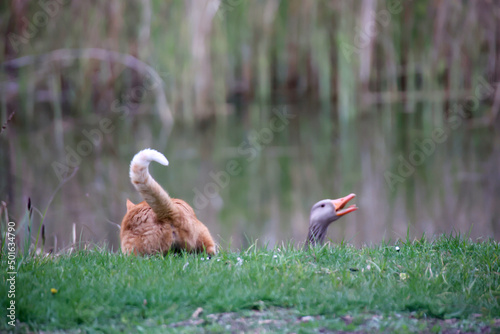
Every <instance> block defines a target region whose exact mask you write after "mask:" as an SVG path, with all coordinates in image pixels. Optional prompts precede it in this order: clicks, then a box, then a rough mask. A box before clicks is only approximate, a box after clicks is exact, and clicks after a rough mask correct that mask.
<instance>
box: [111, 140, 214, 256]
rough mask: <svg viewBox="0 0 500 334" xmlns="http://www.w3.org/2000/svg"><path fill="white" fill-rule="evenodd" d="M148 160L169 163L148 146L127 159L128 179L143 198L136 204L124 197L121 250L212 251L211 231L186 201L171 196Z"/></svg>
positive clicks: (142, 252)
mask: <svg viewBox="0 0 500 334" xmlns="http://www.w3.org/2000/svg"><path fill="white" fill-rule="evenodd" d="M151 161H156V162H158V163H160V164H162V165H165V166H167V165H168V160H167V158H165V156H164V155H163V154H161V153H160V152H158V151H155V150H151V149H146V150H142V151H140V152H139V153H137V154H136V155H135V156H134V158H133V159H132V162H131V163H130V180H131V181H132V183H133V185H134V186H135V188H136V189H137V190H138V191H139V192H140V193H141V195H142V197H143V198H144V200H145V201H144V202H141V203H139V204H137V205H135V204H134V203H132V202H131V201H130V200H128V199H127V213H126V214H125V217H123V221H122V225H121V231H120V240H121V245H122V252H124V253H126V254H130V253H134V254H154V253H166V252H167V251H168V250H169V249H175V250H180V249H185V250H187V251H189V252H191V251H204V250H205V251H206V252H207V253H208V254H215V243H214V241H213V239H212V236H211V235H210V232H209V231H208V229H207V227H206V226H205V225H203V223H202V222H200V221H199V220H198V218H196V215H195V213H194V211H193V209H192V208H191V207H190V206H189V204H187V203H186V202H184V201H183V200H180V199H175V198H171V197H170V196H169V195H168V193H167V192H166V191H165V190H164V189H163V188H162V187H161V186H160V185H159V184H158V183H157V182H156V181H155V180H154V179H153V178H152V177H151V175H150V174H149V171H148V166H149V163H150V162H151Z"/></svg>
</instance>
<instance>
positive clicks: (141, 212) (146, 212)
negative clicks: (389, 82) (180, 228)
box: [120, 201, 172, 254]
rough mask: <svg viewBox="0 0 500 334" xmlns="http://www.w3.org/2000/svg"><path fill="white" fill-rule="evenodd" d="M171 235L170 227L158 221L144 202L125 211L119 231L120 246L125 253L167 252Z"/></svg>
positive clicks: (170, 242) (170, 243)
mask: <svg viewBox="0 0 500 334" xmlns="http://www.w3.org/2000/svg"><path fill="white" fill-rule="evenodd" d="M171 235H172V227H171V225H170V224H165V223H164V222H161V221H159V220H158V218H157V216H156V214H155V213H154V212H153V209H151V207H150V206H149V205H148V204H147V203H146V202H145V201H144V202H141V203H139V204H137V205H133V206H131V207H129V208H128V209H127V213H126V215H125V217H123V220H122V224H121V229H120V239H121V246H122V250H123V251H124V252H125V253H131V252H136V253H141V254H151V253H155V252H161V251H162V250H163V251H167V250H168V249H170V247H171V245H172V236H171Z"/></svg>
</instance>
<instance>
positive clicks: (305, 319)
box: [0, 236, 500, 332]
mask: <svg viewBox="0 0 500 334" xmlns="http://www.w3.org/2000/svg"><path fill="white" fill-rule="evenodd" d="M396 245H397V246H398V247H400V250H399V251H398V250H397V249H396V247H395V246H394V245H392V244H391V245H389V244H380V245H376V246H372V247H363V248H361V249H357V248H354V247H352V246H350V245H347V244H341V245H335V246H331V247H330V246H325V247H322V248H316V249H312V250H308V251H303V250H298V249H296V248H294V247H291V246H290V247H280V248H275V249H271V250H267V249H263V248H259V247H256V246H252V247H250V248H249V249H247V250H244V251H242V252H227V251H224V250H222V251H221V252H220V253H219V254H218V255H217V256H215V257H213V258H212V259H207V258H206V256H202V255H201V254H198V255H190V254H180V255H179V254H178V255H173V254H172V255H168V256H164V257H162V256H155V257H148V258H137V257H126V256H123V255H122V254H119V253H118V254H117V253H110V252H109V251H107V250H97V249H96V250H91V251H77V252H74V253H72V254H65V255H59V256H49V257H44V258H42V257H35V258H29V259H25V260H24V261H23V262H22V264H21V265H20V266H19V269H18V274H17V278H16V307H17V318H18V320H19V322H18V324H17V326H16V329H17V330H18V331H26V330H44V331H54V330H76V329H81V330H83V331H85V332H87V331H88V332H93V331H105V332H114V331H116V330H123V331H126V332H127V331H134V332H136V331H139V330H144V331H147V332H155V331H159V330H161V329H163V330H165V329H166V328H170V329H171V330H178V331H183V332H185V331H187V330H189V331H192V332H198V331H203V330H213V331H224V330H245V331H251V330H252V329H254V328H257V327H256V326H258V327H259V328H261V329H269V330H273V331H290V330H294V331H300V330H304V331H305V332H308V331H317V330H319V329H320V328H324V329H329V330H350V331H358V330H359V331H363V330H365V331H366V330H370V331H371V330H374V329H379V330H387V329H392V330H398V331H404V330H406V331H436V332H439V331H441V330H445V329H451V328H461V329H462V330H464V329H467V330H474V329H481V328H483V329H485V328H486V329H493V330H495V329H496V330H499V329H500V321H499V319H498V318H499V316H498V315H499V314H500V262H499V254H500V244H499V243H498V242H496V241H493V240H489V241H484V242H471V241H467V240H464V239H462V238H459V237H449V236H442V237H439V238H438V239H437V240H435V241H432V242H431V241H426V240H425V239H421V240H417V241H412V242H398V243H397V244H396ZM1 270H2V271H3V272H7V264H6V259H5V255H4V256H3V258H2V262H1ZM3 277H5V276H3ZM6 289H7V283H6V281H5V279H4V280H3V282H2V285H1V286H0V290H1V291H0V298H1V299H0V300H1V305H2V310H4V311H3V312H5V309H6V307H7V305H8V302H9V300H8V299H7V294H6ZM51 289H56V290H57V292H56V290H52V291H51ZM200 308H201V309H200ZM197 310H198V311H197ZM0 326H1V327H2V328H1V329H2V330H6V329H10V328H9V327H7V325H6V323H5V322H3V321H2V322H0Z"/></svg>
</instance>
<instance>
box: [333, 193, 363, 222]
mask: <svg viewBox="0 0 500 334" xmlns="http://www.w3.org/2000/svg"><path fill="white" fill-rule="evenodd" d="M354 197H356V195H355V194H350V195H347V196H346V197H342V198H338V199H334V200H332V203H333V206H334V207H335V213H336V214H337V216H339V217H340V216H343V215H346V214H348V213H349V212H353V211H356V210H357V209H358V207H357V206H356V204H353V205H350V206H349V207H347V208H345V209H344V207H345V205H346V204H347V202H349V201H350V200H351V199H353V198H354ZM342 209H343V210H342Z"/></svg>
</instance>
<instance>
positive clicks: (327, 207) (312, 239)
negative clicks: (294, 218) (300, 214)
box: [306, 194, 358, 245]
mask: <svg viewBox="0 0 500 334" xmlns="http://www.w3.org/2000/svg"><path fill="white" fill-rule="evenodd" d="M354 197H356V195H355V194H350V195H347V196H345V197H342V198H338V199H334V200H331V199H324V200H321V201H319V202H318V203H316V204H314V205H313V207H312V209H311V215H310V218H309V234H308V236H307V241H306V244H307V245H309V244H311V245H315V244H317V243H319V244H323V242H324V239H325V236H326V230H327V228H328V226H330V224H331V223H333V222H334V221H336V220H337V219H339V218H340V217H342V216H344V215H346V214H348V213H349V212H353V211H356V210H357V209H358V208H357V207H356V205H354V204H353V205H350V206H349V207H347V208H344V207H345V206H346V204H347V203H348V202H349V201H350V200H352V199H353V198H354Z"/></svg>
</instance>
